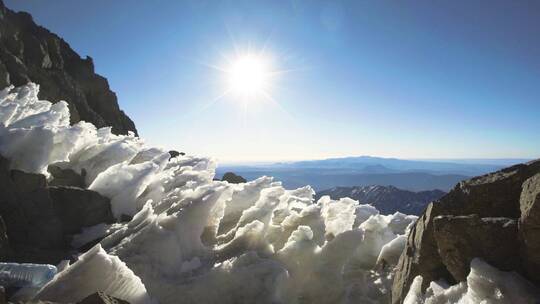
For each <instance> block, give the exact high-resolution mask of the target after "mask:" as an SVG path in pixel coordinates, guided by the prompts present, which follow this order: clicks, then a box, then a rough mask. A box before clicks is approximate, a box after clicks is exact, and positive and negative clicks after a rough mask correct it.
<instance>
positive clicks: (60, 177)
mask: <svg viewBox="0 0 540 304" xmlns="http://www.w3.org/2000/svg"><path fill="white" fill-rule="evenodd" d="M48 171H49V173H50V174H51V175H52V177H53V178H52V180H51V181H49V186H71V187H79V188H85V187H86V185H85V182H84V176H82V175H80V174H78V173H77V172H75V171H73V170H71V169H62V168H60V167H58V166H54V165H51V166H49V168H48Z"/></svg>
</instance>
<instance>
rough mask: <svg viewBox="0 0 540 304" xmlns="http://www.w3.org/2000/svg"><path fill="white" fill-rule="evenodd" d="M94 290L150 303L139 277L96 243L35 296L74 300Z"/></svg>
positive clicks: (66, 300)
mask: <svg viewBox="0 0 540 304" xmlns="http://www.w3.org/2000/svg"><path fill="white" fill-rule="evenodd" d="M96 291H103V292H104V293H106V294H108V295H111V296H113V297H116V298H119V299H122V300H126V301H128V302H129V303H133V304H146V303H153V301H152V300H151V299H150V297H149V295H148V293H147V292H146V288H145V287H144V285H143V283H142V282H141V280H140V279H139V278H138V277H137V276H136V275H135V274H133V272H132V271H131V270H130V269H129V268H128V267H127V266H126V264H124V263H123V262H122V261H121V260H120V259H119V258H118V257H116V256H111V255H109V254H107V253H106V252H105V251H104V250H103V249H102V248H101V246H100V245H99V244H98V245H96V246H95V247H93V248H92V249H90V250H89V251H87V252H86V253H84V254H83V255H81V256H80V257H79V259H78V260H77V261H76V262H75V263H73V265H70V266H68V267H67V268H66V269H64V270H63V271H62V272H60V273H59V274H57V275H56V276H55V277H54V279H53V280H52V281H50V282H49V283H48V284H46V285H45V286H44V287H43V288H42V289H41V290H40V291H39V292H38V294H37V295H36V296H35V299H39V300H42V301H56V302H63V303H66V302H70V303H75V302H78V301H80V300H82V299H84V298H85V297H87V296H88V295H90V294H92V293H94V292H96Z"/></svg>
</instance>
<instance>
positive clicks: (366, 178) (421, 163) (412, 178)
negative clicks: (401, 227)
mask: <svg viewBox="0 0 540 304" xmlns="http://www.w3.org/2000/svg"><path fill="white" fill-rule="evenodd" d="M524 161H526V160H523V159H493V160H489V159H487V160H486V159H477V160H452V161H448V160H406V159H396V158H382V157H372V156H359V157H344V158H329V159H322V160H308V161H297V162H279V163H271V164H244V165H237V164H235V165H223V166H219V167H218V168H217V175H218V177H219V176H221V175H223V174H224V173H225V172H235V173H236V174H240V175H241V176H243V177H244V178H246V179H248V180H253V179H255V178H257V177H260V176H263V175H269V176H274V177H276V178H277V179H279V180H281V181H282V182H283V184H284V185H285V186H286V187H291V188H295V187H301V186H304V185H311V186H312V187H313V188H314V189H315V190H317V191H320V190H323V189H329V188H333V187H338V186H341V187H352V186H370V185H381V186H394V187H397V188H400V189H404V190H409V191H425V190H433V189H439V190H442V191H448V190H450V189H451V188H452V187H453V186H454V185H455V184H456V183H457V182H459V181H461V180H464V179H467V178H469V177H471V176H476V175H482V174H486V173H488V172H492V171H496V170H499V169H501V168H503V167H506V166H509V165H513V164H516V163H521V162H524Z"/></svg>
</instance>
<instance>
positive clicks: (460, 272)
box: [392, 160, 540, 303]
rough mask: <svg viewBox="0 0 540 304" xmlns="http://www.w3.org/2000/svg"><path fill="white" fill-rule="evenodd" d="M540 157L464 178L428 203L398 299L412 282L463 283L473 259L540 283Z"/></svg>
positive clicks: (399, 274) (400, 268)
mask: <svg viewBox="0 0 540 304" xmlns="http://www.w3.org/2000/svg"><path fill="white" fill-rule="evenodd" d="M539 210H540V160H536V161H533V162H529V163H527V164H521V165H516V166H512V167H509V168H506V169H503V170H501V171H497V172H495V173H491V174H487V175H484V176H480V177H475V178H473V179H470V180H467V181H463V182H461V183H459V184H458V185H456V187H455V188H454V189H453V190H452V191H450V192H449V193H448V194H447V195H445V196H444V197H442V198H441V199H440V200H439V201H436V202H433V203H431V204H429V205H428V207H427V209H426V210H425V211H424V213H423V214H422V216H421V217H420V218H419V219H418V221H417V222H416V224H415V226H414V227H413V228H412V230H411V232H410V234H409V236H408V240H407V245H406V247H405V249H404V251H403V253H402V255H401V257H400V260H399V263H398V265H397V270H396V274H395V278H394V284H393V288H392V303H402V302H403V300H404V298H405V296H406V294H407V291H408V290H409V287H410V286H411V283H412V282H413V280H414V278H415V277H416V276H418V275H420V276H422V277H423V281H422V288H423V289H425V288H426V287H427V286H428V284H429V283H430V282H431V281H435V280H439V279H444V280H446V281H447V282H449V283H456V282H463V281H465V280H466V276H467V274H468V273H469V271H470V266H469V265H470V263H471V261H472V260H473V258H481V259H483V260H484V261H486V262H487V263H489V264H490V265H493V266H495V267H497V268H498V269H501V270H505V271H515V272H517V273H519V274H521V275H523V276H524V277H526V278H527V279H529V280H530V281H531V282H533V283H535V284H537V286H538V284H540V277H539V276H538V273H540V250H539V249H540V246H539V243H540V242H539V240H540V212H539Z"/></svg>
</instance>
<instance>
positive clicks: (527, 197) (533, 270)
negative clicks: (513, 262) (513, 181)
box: [519, 173, 540, 284]
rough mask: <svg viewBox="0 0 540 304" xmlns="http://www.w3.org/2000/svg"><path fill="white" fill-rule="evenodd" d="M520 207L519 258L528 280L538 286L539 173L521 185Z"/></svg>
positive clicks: (539, 253) (539, 252)
mask: <svg viewBox="0 0 540 304" xmlns="http://www.w3.org/2000/svg"><path fill="white" fill-rule="evenodd" d="M520 206H521V218H520V221H519V224H520V229H519V233H520V236H521V239H522V240H523V246H522V247H521V256H522V257H523V261H524V266H525V270H526V273H527V275H528V277H529V279H531V280H532V281H533V282H535V283H536V284H540V173H539V174H536V175H535V176H533V177H531V178H529V179H528V180H527V181H526V182H525V183H524V184H523V191H522V192H521V199H520Z"/></svg>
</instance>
